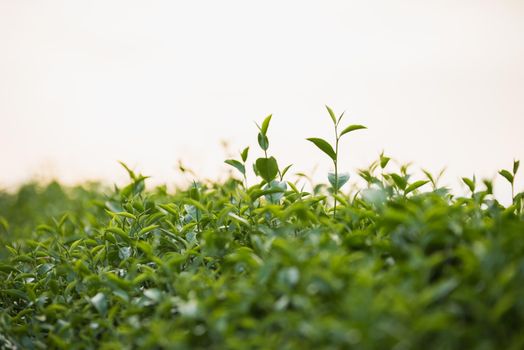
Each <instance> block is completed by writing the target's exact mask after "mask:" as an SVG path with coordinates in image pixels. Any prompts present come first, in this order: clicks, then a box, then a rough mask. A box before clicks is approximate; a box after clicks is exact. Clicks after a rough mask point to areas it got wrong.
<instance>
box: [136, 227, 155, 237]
mask: <svg viewBox="0 0 524 350" xmlns="http://www.w3.org/2000/svg"><path fill="white" fill-rule="evenodd" d="M156 228H158V225H150V226H147V227H144V228H143V229H141V230H140V231H139V232H138V237H140V236H142V235H145V234H146V233H148V232H151V231H153V230H154V229H156Z"/></svg>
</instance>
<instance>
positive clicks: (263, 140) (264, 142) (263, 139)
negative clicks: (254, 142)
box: [258, 132, 269, 151]
mask: <svg viewBox="0 0 524 350" xmlns="http://www.w3.org/2000/svg"><path fill="white" fill-rule="evenodd" d="M258 144H259V145H260V148H262V150H264V151H267V149H268V148H269V140H268V138H267V136H266V135H264V134H262V133H261V132H259V133H258Z"/></svg>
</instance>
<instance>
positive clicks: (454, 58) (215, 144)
mask: <svg viewBox="0 0 524 350" xmlns="http://www.w3.org/2000/svg"><path fill="white" fill-rule="evenodd" d="M324 104H328V105H330V106H332V107H333V108H334V109H335V111H337V112H341V111H343V110H346V123H356V124H364V125H366V126H368V128H369V130H366V131H359V132H355V133H354V134H350V136H349V138H348V140H346V141H345V142H344V143H343V146H342V149H341V152H343V153H342V156H341V158H342V160H341V167H342V168H344V169H343V170H347V171H350V172H351V173H352V174H353V178H356V176H355V171H356V169H358V168H359V167H362V166H364V165H367V164H369V163H371V162H372V161H373V160H375V159H376V157H377V156H378V154H379V153H380V152H381V151H382V150H385V152H386V154H387V155H390V156H392V157H394V158H395V159H397V160H399V161H400V162H413V163H414V164H415V167H414V168H413V170H416V169H417V168H420V167H423V168H426V169H429V170H432V171H437V170H439V169H440V168H442V167H444V166H446V167H447V169H448V170H447V181H448V183H449V184H451V185H453V186H455V185H457V184H458V183H459V180H458V179H459V178H460V177H461V176H470V175H472V174H473V173H475V174H476V175H477V176H478V177H493V176H494V175H495V174H496V172H497V170H499V169H500V168H503V167H505V168H509V167H510V166H511V164H512V161H513V158H517V159H522V160H523V162H524V137H523V131H524V2H523V1H521V0H490V1H482V0H471V1H467V0H465V1H457V0H438V1H420V0H412V1H408V0H398V1H394V0H368V1H348V0H346V1H315V2H313V1H304V0H302V1H283V0H280V1H268V0H266V1H263V2H253V1H246V0H244V1H130V0H125V1H115V0H103V1H93V0H90V1H71V0H64V1H29V0H0V187H9V186H14V185H15V184H18V183H20V182H21V181H25V180H28V179H30V178H32V177H34V176H54V177H58V178H59V179H61V180H62V181H65V182H67V183H74V182H77V181H83V180H86V179H103V180H104V181H106V182H109V183H111V182H114V181H121V180H122V178H123V175H124V174H123V172H122V170H121V169H120V166H119V165H118V163H117V160H122V161H124V162H127V163H128V164H129V165H130V166H132V167H134V168H135V169H136V170H139V171H141V172H143V173H145V174H147V175H151V176H153V181H154V182H156V183H162V182H168V183H170V182H171V183H172V182H175V181H178V178H179V177H180V175H179V174H178V173H177V172H176V171H175V169H176V164H177V160H178V159H182V160H183V162H184V164H185V165H186V166H188V167H190V168H192V169H194V170H195V171H196V172H197V173H198V174H200V175H201V176H202V177H209V178H217V177H219V176H224V174H225V173H226V169H227V166H226V165H224V164H223V160H224V159H225V158H226V154H225V151H224V150H223V148H222V147H221V146H220V144H221V140H227V141H228V143H229V144H230V149H231V151H232V152H236V151H238V150H240V149H242V148H243V147H244V146H247V145H251V146H252V147H251V148H252V154H251V160H253V157H254V156H258V155H260V152H259V151H258V150H257V147H256V132H257V130H256V126H255V125H254V122H255V121H258V122H260V121H261V120H262V119H263V118H264V117H265V116H266V115H268V114H270V113H273V115H274V117H273V121H272V125H271V126H270V130H269V137H270V154H272V155H275V156H276V157H277V159H279V161H280V163H281V165H286V164H288V163H294V164H295V165H294V167H293V168H292V169H293V170H294V171H295V172H299V171H303V172H311V171H312V169H313V168H314V167H315V166H318V168H317V170H316V172H317V173H318V174H320V175H322V177H323V174H324V173H326V172H327V171H328V170H329V169H330V164H329V162H328V161H327V160H326V159H325V157H324V156H323V155H322V154H320V153H319V152H318V151H317V150H316V149H314V147H313V145H311V144H309V143H308V142H307V141H305V138H306V137H313V136H318V137H327V138H329V137H331V136H332V135H331V131H330V126H331V125H330V120H329V117H328V116H327V113H326V112H325V109H324ZM320 175H319V176H320ZM523 178H524V172H523V174H521V177H520V180H521V181H520V184H522V183H523V182H524V181H522V179H523ZM497 185H498V186H499V191H502V192H500V193H502V194H501V196H502V197H504V196H506V197H507V191H506V184H504V183H503V182H502V181H497ZM521 187H522V186H521ZM459 188H460V187H459ZM504 191H506V192H504Z"/></svg>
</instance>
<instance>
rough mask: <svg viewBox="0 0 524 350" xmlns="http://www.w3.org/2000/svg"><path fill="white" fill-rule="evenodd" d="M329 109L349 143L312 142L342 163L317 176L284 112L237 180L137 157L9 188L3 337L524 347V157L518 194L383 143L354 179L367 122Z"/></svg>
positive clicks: (142, 343)
mask: <svg viewBox="0 0 524 350" xmlns="http://www.w3.org/2000/svg"><path fill="white" fill-rule="evenodd" d="M328 114H329V117H330V119H331V121H330V122H332V123H333V128H334V131H335V138H334V140H331V141H329V140H323V139H319V138H310V139H308V140H309V142H307V141H305V144H304V148H305V150H307V151H313V150H314V149H316V150H318V152H319V153H318V154H319V156H321V155H322V156H326V157H329V160H330V161H332V163H333V169H334V172H333V173H330V174H328V176H327V177H326V183H321V184H317V185H314V186H311V187H310V188H306V187H304V186H303V183H304V181H303V176H302V177H301V176H298V177H297V176H292V175H291V171H290V169H292V168H290V167H285V166H281V165H280V164H278V162H277V160H276V158H274V157H273V156H271V155H270V154H271V152H270V151H272V150H271V149H270V147H269V146H270V142H269V136H268V135H269V132H268V129H269V124H270V121H271V117H268V118H266V119H265V120H264V121H263V122H262V123H261V125H260V126H259V130H258V138H257V141H258V145H257V149H256V150H255V149H252V150H250V149H249V148H246V149H244V150H243V151H242V152H241V154H239V156H238V158H237V159H228V160H226V163H227V164H229V165H230V166H231V169H232V170H233V171H234V172H235V174H234V175H233V176H231V177H230V178H229V179H228V180H226V181H222V182H210V181H199V179H198V178H195V181H194V182H193V183H192V184H191V185H189V186H187V188H178V189H176V190H174V191H168V190H167V188H166V187H165V186H159V187H155V188H148V187H146V184H147V178H146V177H145V176H142V175H141V174H138V173H136V172H135V171H133V170H131V169H129V168H127V167H126V166H125V165H123V166H124V169H125V170H126V171H127V172H128V174H129V184H128V185H126V186H123V187H120V188H119V187H114V188H107V187H104V186H103V185H97V184H85V185H82V186H77V187H65V186H61V185H60V184H58V183H56V182H54V183H51V184H48V185H42V184H36V183H35V184H26V185H24V186H22V187H20V188H19V190H18V191H17V192H16V193H8V192H0V348H2V349H95V348H96V349H115V350H116V349H397V350H400V349H522V348H524V332H522V329H523V327H524V210H523V209H524V208H523V204H524V201H523V197H524V193H522V192H520V193H518V191H517V189H516V188H514V182H515V178H516V177H518V168H519V162H518V161H515V163H514V164H513V165H512V167H511V169H508V170H501V171H500V176H501V177H503V178H504V179H505V180H504V181H506V184H507V186H511V188H512V190H513V191H512V192H513V193H512V194H513V203H512V204H511V205H509V206H504V205H502V204H501V203H499V202H498V201H497V199H496V198H495V197H494V196H493V184H492V182H491V181H489V180H483V181H478V180H477V179H473V178H463V179H462V181H463V183H464V185H465V186H466V187H467V188H468V192H469V194H468V195H466V196H459V195H456V194H454V193H452V192H451V191H450V190H449V189H447V188H445V187H441V186H440V185H439V181H438V178H439V176H437V175H432V174H430V173H427V172H425V173H422V176H423V178H424V180H418V181H413V180H412V179H413V178H414V176H413V173H412V171H411V169H410V168H409V167H407V166H401V167H396V166H395V164H393V162H391V161H390V158H388V157H386V156H385V155H384V154H382V155H380V157H379V159H378V160H377V161H376V162H374V163H372V164H371V165H370V166H369V168H367V169H360V170H358V171H356V172H355V173H354V174H352V176H353V177H354V178H353V177H352V178H351V181H349V174H346V173H343V172H341V171H340V169H339V164H338V156H339V152H340V151H341V150H342V149H343V147H339V144H341V143H342V142H343V141H344V138H346V137H348V135H353V133H354V132H357V131H358V133H362V134H360V136H359V137H365V135H364V134H365V131H363V130H361V129H365V128H364V127H363V126H361V125H350V126H347V127H345V128H343V127H339V126H340V125H342V124H341V123H342V121H343V120H342V117H340V116H335V114H334V113H333V111H332V110H331V109H330V108H328ZM355 135H356V134H355ZM253 154H256V155H257V156H258V157H256V156H252V155H253ZM297 171H298V170H297ZM248 172H250V173H254V174H255V175H256V177H257V180H256V181H251V182H248V177H247V176H246V174H247V173H248ZM357 177H359V178H361V179H363V180H364V181H365V185H363V186H360V188H355V186H353V187H351V186H349V185H348V183H351V182H352V181H354V180H355V179H356V178H357ZM353 185H355V184H353Z"/></svg>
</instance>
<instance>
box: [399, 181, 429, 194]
mask: <svg viewBox="0 0 524 350" xmlns="http://www.w3.org/2000/svg"><path fill="white" fill-rule="evenodd" d="M428 182H429V181H428V180H420V181H415V182H413V183H412V184H411V185H409V186H408V188H406V191H405V192H404V194H408V193H410V192H413V191H415V190H416V189H417V188H419V187H422V186H424V185H425V184H427V183H428Z"/></svg>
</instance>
